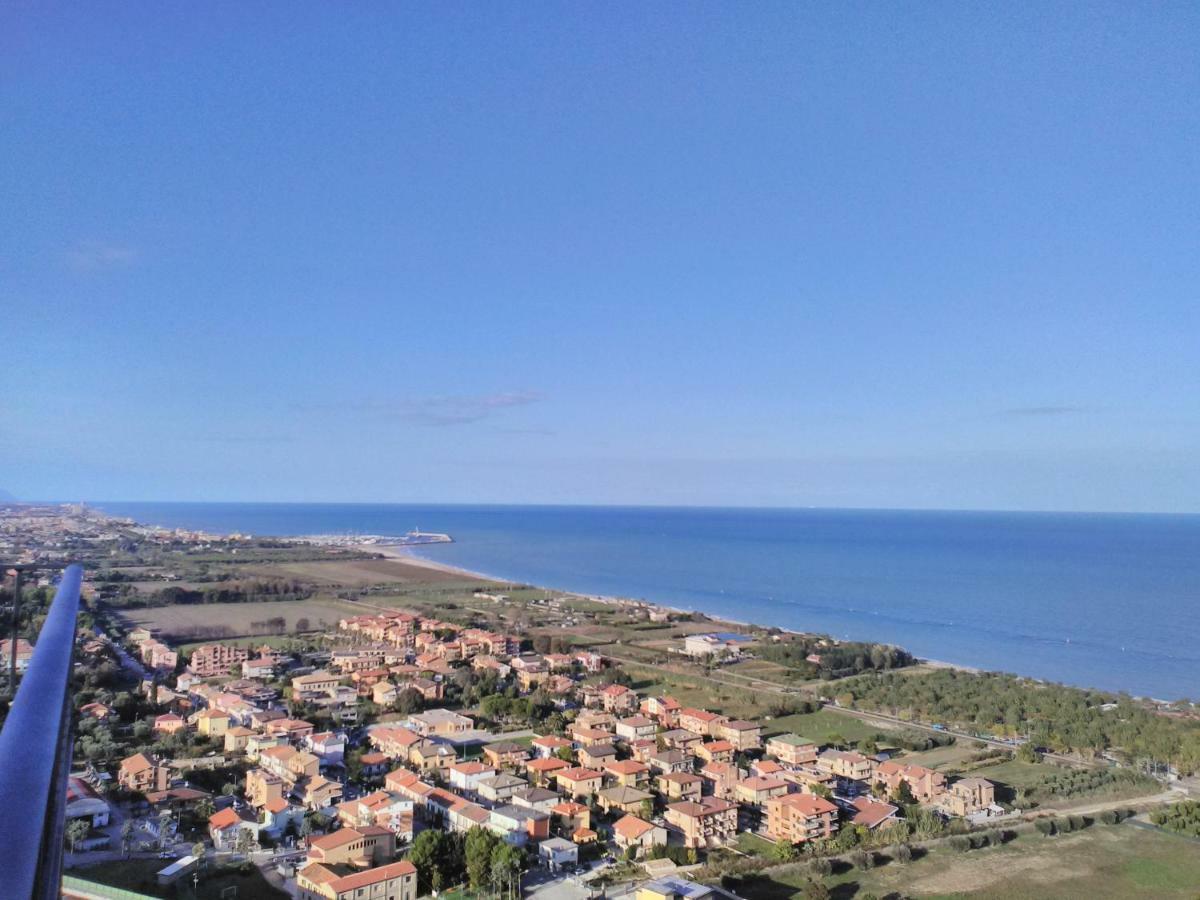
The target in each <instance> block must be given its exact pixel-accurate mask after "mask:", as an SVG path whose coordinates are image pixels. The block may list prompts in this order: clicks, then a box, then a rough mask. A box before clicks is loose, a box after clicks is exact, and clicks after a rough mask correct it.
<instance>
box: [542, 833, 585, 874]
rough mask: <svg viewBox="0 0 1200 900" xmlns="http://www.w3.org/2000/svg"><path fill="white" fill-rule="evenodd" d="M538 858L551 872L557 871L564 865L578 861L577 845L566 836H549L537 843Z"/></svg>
mask: <svg viewBox="0 0 1200 900" xmlns="http://www.w3.org/2000/svg"><path fill="white" fill-rule="evenodd" d="M538 859H540V860H541V861H542V863H543V864H545V865H546V866H547V867H548V868H549V869H550V871H551V872H557V871H558V870H559V869H561V868H563V867H564V866H574V865H577V864H578V863H579V847H578V846H577V845H576V844H574V843H572V842H571V841H568V840H567V839H566V838H557V837H556V838H550V840H548V841H542V842H541V843H540V844H538Z"/></svg>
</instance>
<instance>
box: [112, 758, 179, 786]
mask: <svg viewBox="0 0 1200 900" xmlns="http://www.w3.org/2000/svg"><path fill="white" fill-rule="evenodd" d="M169 780H170V770H169V769H168V768H167V766H166V765H164V764H163V763H160V762H158V761H157V760H155V759H153V758H152V757H149V756H146V755H145V754H144V753H135V754H134V755H133V756H127V757H126V758H125V759H123V760H121V767H120V768H119V769H118V770H117V783H118V784H119V785H120V786H121V787H123V788H125V790H127V791H138V792H140V793H143V794H145V793H148V792H149V791H165V790H166V789H167V782H168V781H169Z"/></svg>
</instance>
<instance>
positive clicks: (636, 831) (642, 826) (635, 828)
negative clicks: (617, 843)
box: [613, 816, 654, 841]
mask: <svg viewBox="0 0 1200 900" xmlns="http://www.w3.org/2000/svg"><path fill="white" fill-rule="evenodd" d="M653 827H654V826H653V825H652V824H650V823H649V822H647V821H646V820H645V819H639V818H638V817H637V816H625V817H624V818H621V819H618V820H617V822H616V824H615V825H613V831H614V832H616V833H617V834H618V835H620V836H621V837H623V838H625V840H627V841H635V840H637V839H638V838H639V837H641V836H642V835H643V834H645V833H646V832H647V831H649V830H650V829H652V828H653Z"/></svg>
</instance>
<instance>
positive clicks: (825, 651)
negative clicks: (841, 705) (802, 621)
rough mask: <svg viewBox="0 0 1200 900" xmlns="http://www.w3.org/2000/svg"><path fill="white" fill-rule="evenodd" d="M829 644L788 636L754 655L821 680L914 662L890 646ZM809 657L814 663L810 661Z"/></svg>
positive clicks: (814, 637) (813, 638)
mask: <svg viewBox="0 0 1200 900" xmlns="http://www.w3.org/2000/svg"><path fill="white" fill-rule="evenodd" d="M827 643H828V639H826V638H822V637H820V636H817V635H806V634H797V635H787V636H786V637H783V638H782V639H780V640H778V641H769V642H763V643H761V644H759V645H758V646H757V647H756V648H755V651H754V652H755V653H756V654H757V655H758V656H760V657H762V658H763V659H767V660H770V661H772V662H777V663H779V664H781V665H784V666H787V667H788V668H791V669H798V670H800V671H802V672H805V673H807V674H811V675H817V676H820V677H821V678H841V677H844V676H847V675H854V674H857V673H859V672H867V671H877V672H884V671H887V670H889V669H899V668H902V667H904V666H911V665H912V664H913V662H914V659H913V656H912V654H911V653H909V652H908V651H907V650H904V649H901V648H900V647H893V646H890V645H888V644H868V643H862V642H859V641H845V642H842V643H838V644H836V645H830V646H826V644H827ZM810 656H812V657H813V660H810V659H809V657H810ZM814 660H816V661H814Z"/></svg>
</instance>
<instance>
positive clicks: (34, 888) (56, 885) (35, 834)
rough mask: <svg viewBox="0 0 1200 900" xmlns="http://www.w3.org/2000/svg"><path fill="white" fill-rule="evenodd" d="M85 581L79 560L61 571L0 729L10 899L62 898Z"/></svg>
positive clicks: (0, 800)
mask: <svg viewBox="0 0 1200 900" xmlns="http://www.w3.org/2000/svg"><path fill="white" fill-rule="evenodd" d="M82 580H83V570H82V569H81V568H80V567H79V566H78V565H72V566H68V567H67V569H66V570H65V571H64V572H63V575H62V579H61V581H59V584H58V591H57V593H56V594H55V595H54V602H53V603H52V604H51V606H50V612H49V614H47V616H46V621H45V623H44V624H43V625H42V630H41V633H40V634H39V635H38V637H37V643H36V645H35V647H34V651H33V657H32V659H31V660H30V662H29V669H28V671H27V672H26V673H25V677H24V679H23V680H22V681H21V687H20V689H19V690H18V691H17V695H16V697H15V698H14V699H13V704H12V708H11V709H10V710H9V713H8V719H7V720H6V721H5V723H4V729H3V730H2V731H0V848H2V850H3V853H4V865H3V867H2V874H0V878H2V879H3V886H2V887H0V893H2V895H3V896H4V897H6V898H9V897H11V898H13V900H25V898H37V900H42V898H51V897H58V896H60V891H61V879H62V856H63V830H64V825H65V821H64V819H65V815H66V798H67V774H68V772H69V771H70V768H71V704H70V694H69V685H70V679H71V668H72V666H73V664H74V657H75V621H76V617H77V615H78V613H79V587H80V583H81V582H82Z"/></svg>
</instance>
